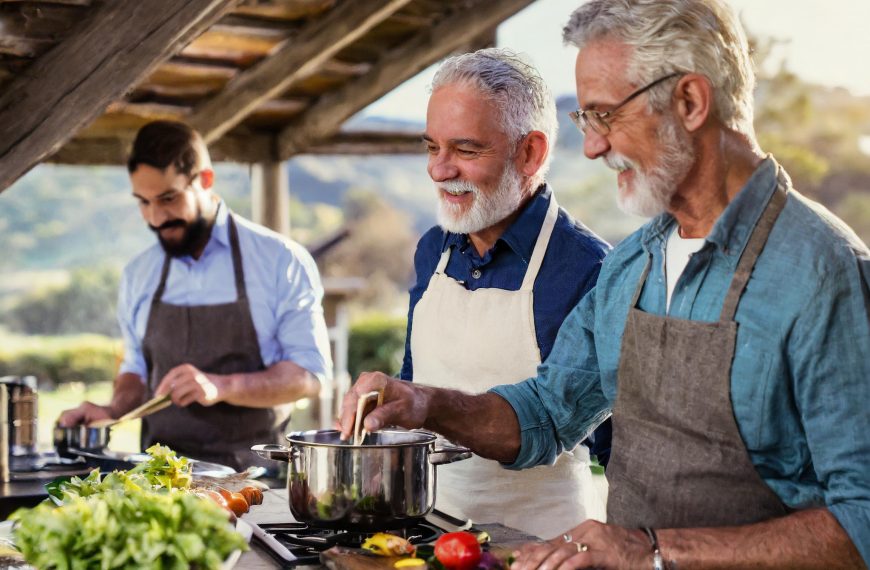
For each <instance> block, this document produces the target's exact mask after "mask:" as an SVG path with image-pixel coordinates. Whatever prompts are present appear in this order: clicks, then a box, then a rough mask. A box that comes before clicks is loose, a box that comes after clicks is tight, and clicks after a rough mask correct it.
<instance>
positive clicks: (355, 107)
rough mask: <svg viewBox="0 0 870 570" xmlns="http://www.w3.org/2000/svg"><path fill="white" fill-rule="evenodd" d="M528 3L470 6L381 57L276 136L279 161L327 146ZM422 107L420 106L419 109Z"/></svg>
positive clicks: (481, 1) (480, 0) (483, 0)
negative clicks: (352, 122) (347, 125)
mask: <svg viewBox="0 0 870 570" xmlns="http://www.w3.org/2000/svg"><path fill="white" fill-rule="evenodd" d="M532 1H533V0H500V1H499V2H492V1H491V0H475V1H473V2H469V5H468V6H467V7H465V9H463V10H461V11H459V12H457V13H455V14H453V15H451V16H449V17H447V18H445V19H444V20H442V21H441V22H439V23H438V24H437V25H435V26H434V27H431V28H429V29H427V30H425V31H421V32H420V33H418V34H417V35H415V36H414V37H413V38H412V39H411V40H409V41H407V42H405V43H404V44H402V45H400V46H399V47H397V48H396V49H394V50H393V51H391V52H390V53H388V54H387V55H385V56H384V57H383V58H382V59H381V61H380V62H378V64H377V65H375V66H374V67H373V68H372V69H371V70H370V71H369V72H368V73H367V74H366V75H365V76H363V77H361V78H359V79H357V80H355V81H352V82H350V83H347V84H346V85H345V86H344V87H342V88H340V89H338V90H336V91H333V92H331V93H328V94H327V95H324V96H323V97H321V98H320V100H319V101H318V102H317V103H315V104H314V105H312V106H311V107H310V108H309V109H308V111H306V112H305V113H303V114H302V115H301V116H299V117H298V118H296V119H295V120H293V121H292V122H291V123H290V124H289V125H288V126H287V127H285V128H284V130H283V131H281V133H280V135H278V141H277V151H278V155H279V157H280V158H281V159H282V160H286V159H287V158H290V157H291V156H293V155H296V154H301V153H304V152H306V151H307V149H308V148H309V147H311V146H312V145H313V144H315V143H317V142H319V141H324V140H327V139H328V138H329V137H331V136H332V135H334V134H335V133H336V132H338V130H339V128H340V127H341V125H342V124H343V123H344V121H346V120H347V119H348V118H349V117H351V116H352V115H353V114H354V113H356V112H358V111H360V110H361V109H363V108H365V107H366V106H367V105H369V104H371V103H372V102H374V101H375V100H377V98H378V97H380V96H381V95H382V94H384V93H387V92H389V91H390V90H392V89H394V88H395V87H397V86H398V85H400V84H401V83H403V82H404V81H406V80H408V79H410V78H411V77H413V76H414V75H415V74H416V73H418V72H420V71H422V70H423V69H425V68H426V67H428V66H429V65H431V64H433V63H435V62H436V61H438V60H439V59H441V58H442V57H444V56H445V55H447V54H449V53H451V52H452V51H454V50H456V49H458V48H459V47H461V46H463V45H466V44H468V43H469V42H470V41H472V40H474V39H475V38H478V37H480V36H481V34H483V33H485V32H487V31H488V30H491V29H493V28H495V27H496V26H497V25H498V24H499V23H501V22H502V21H503V20H505V19H506V18H508V17H510V16H511V15H513V14H514V13H516V12H518V11H519V10H521V9H522V8H524V7H525V6H527V5H528V4H530V3H531V2H532ZM423 104H424V103H423V102H421V105H423Z"/></svg>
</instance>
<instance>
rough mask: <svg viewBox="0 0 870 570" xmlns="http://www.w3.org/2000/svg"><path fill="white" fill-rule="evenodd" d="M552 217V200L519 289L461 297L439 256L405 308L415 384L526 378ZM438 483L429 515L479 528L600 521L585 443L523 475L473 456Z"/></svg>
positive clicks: (535, 355)
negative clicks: (410, 308) (410, 314)
mask: <svg viewBox="0 0 870 570" xmlns="http://www.w3.org/2000/svg"><path fill="white" fill-rule="evenodd" d="M558 213H559V207H558V205H557V204H556V200H555V198H554V197H553V198H550V206H549V209H548V210H547V215H546V218H545V219H544V223H543V225H542V226H541V231H540V234H539V235H538V239H537V242H536V244H535V249H534V251H533V253H532V256H531V259H530V261H529V266H528V268H527V269H526V275H525V278H524V279H523V283H522V286H521V287H520V289H519V290H518V291H505V290H503V289H495V288H488V289H478V290H476V291H469V290H467V289H466V288H465V287H464V286H463V285H462V284H461V283H458V282H457V281H455V280H454V279H452V278H451V277H448V276H447V274H446V273H445V272H444V271H445V268H446V267H447V261H448V260H449V258H450V248H448V249H447V250H446V251H445V252H444V253H443V254H442V255H441V259H440V261H439V263H438V266H437V268H436V269H435V273H434V274H433V275H432V278H431V279H430V280H429V286H428V288H427V289H426V291H425V292H424V293H423V296H422V298H421V299H420V301H419V302H418V303H417V305H416V307H415V308H414V320H413V327H412V330H411V354H412V357H413V362H414V380H415V381H416V382H420V383H423V384H428V385H431V386H439V387H444V388H453V389H459V390H463V391H466V392H484V391H486V390H488V389H489V388H492V387H493V386H496V385H498V384H506V383H513V382H519V381H521V380H525V379H526V378H529V377H531V376H535V374H536V372H537V366H538V365H539V364H540V363H541V354H540V350H539V349H538V342H537V337H536V336H535V320H534V313H533V304H532V299H533V293H532V290H533V287H534V284H535V278H536V277H537V275H538V270H539V269H540V267H541V262H542V261H543V258H544V254H545V253H546V250H547V245H548V244H549V241H550V235H551V234H552V232H553V227H554V225H555V223H556V218H557V216H558ZM437 479H438V487H437V493H436V495H435V500H436V503H435V506H436V508H438V509H440V510H442V511H444V512H446V513H448V514H451V515H454V516H460V517H463V518H470V519H472V520H474V521H476V522H480V523H488V522H498V523H501V524H505V525H508V526H511V527H513V528H516V529H519V530H522V531H524V532H527V533H530V534H533V535H536V536H540V537H543V538H551V537H553V536H556V535H558V534H559V533H562V532H564V531H565V530H566V529H569V528H572V527H574V526H576V525H577V524H579V523H580V522H582V521H583V520H585V519H587V518H595V519H598V520H604V501H603V497H601V496H600V495H599V493H598V492H597V491H596V490H595V485H594V484H593V482H592V475H591V472H590V470H589V450H588V448H587V447H586V446H584V445H578V446H577V447H576V448H575V449H574V450H573V451H566V452H564V453H563V454H562V455H561V456H559V458H558V460H557V461H556V464H555V465H553V466H540V467H534V468H531V469H525V470H522V471H511V470H508V469H504V468H503V467H501V465H500V464H499V463H498V462H497V461H491V460H487V459H483V458H480V457H478V456H476V455H475V456H473V457H472V458H471V459H467V460H465V461H460V462H458V463H453V464H450V465H443V466H440V467H438V475H437Z"/></svg>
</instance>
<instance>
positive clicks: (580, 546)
mask: <svg viewBox="0 0 870 570" xmlns="http://www.w3.org/2000/svg"><path fill="white" fill-rule="evenodd" d="M574 545H575V546H577V552H586V551H587V550H589V545H588V544H586V543H585V542H575V543H574Z"/></svg>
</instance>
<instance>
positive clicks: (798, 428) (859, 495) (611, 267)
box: [493, 158, 870, 565]
mask: <svg viewBox="0 0 870 570" xmlns="http://www.w3.org/2000/svg"><path fill="white" fill-rule="evenodd" d="M776 168H777V166H776V163H775V162H774V161H773V159H771V158H768V159H766V160H765V161H764V162H762V164H761V165H760V166H759V167H758V169H757V170H756V171H755V173H754V174H753V175H752V177H751V178H750V179H749V181H748V182H747V184H746V186H745V187H744V188H743V189H742V190H741V192H740V193H739V194H738V195H737V196H736V197H735V199H734V200H733V201H732V202H731V203H730V204H729V205H728V207H727V208H726V209H725V211H724V212H723V213H722V215H721V216H720V217H719V219H718V220H717V221H716V223H715V225H714V227H713V229H712V231H711V232H710V235H709V236H707V238H706V241H705V244H704V246H703V247H702V249H701V250H700V251H699V252H697V253H696V254H694V255H693V256H692V257H691V259H690V260H689V263H688V265H687V266H686V268H685V271H684V273H683V275H682V276H681V277H680V280H679V281H678V283H677V286H676V288H675V291H674V292H673V296H672V299H671V306H670V312H669V313H668V314H669V315H670V316H672V317H676V318H681V319H692V320H696V321H706V322H714V321H717V320H718V319H719V313H720V311H721V309H722V303H723V300H724V298H725V293H726V291H727V290H728V286H729V284H730V283H731V278H732V276H733V273H734V270H735V268H736V265H737V261H738V259H739V257H740V253H741V252H742V251H743V248H744V247H745V245H746V242H747V240H748V238H749V235H750V233H751V231H752V229H753V227H754V226H755V222H756V221H757V220H758V218H759V216H760V215H761V212H762V210H763V208H764V206H765V205H766V203H767V201H768V199H769V197H770V196H771V194H772V193H773V191H774V190H775V188H776ZM673 224H674V219H673V217H672V216H670V215H669V214H664V215H661V216H659V217H657V218H655V219H653V220H652V221H650V222H649V223H647V224H646V225H645V226H643V227H642V228H641V229H639V230H638V231H637V232H635V233H634V234H632V235H631V236H629V237H628V238H626V239H625V240H624V241H623V242H622V243H620V244H619V245H618V246H617V247H616V248H615V249H614V250H613V252H612V253H611V254H610V255H608V256H607V257H606V258H605V260H604V264H603V266H602V268H601V273H600V275H599V278H598V284H597V285H596V287H595V288H594V289H593V290H592V291H591V292H590V293H589V294H588V295H586V297H584V298H583V300H581V302H580V303H579V304H578V305H577V307H575V308H574V310H573V311H572V312H571V313H570V314H569V316H568V318H567V319H566V320H565V322H564V324H563V325H562V328H561V329H560V330H559V334H558V336H557V337H556V342H555V345H554V347H553V350H552V352H551V353H550V356H549V357H548V358H547V360H546V361H545V362H544V363H543V364H541V365H540V367H539V368H538V375H537V377H535V378H530V379H528V380H526V381H524V382H522V383H520V384H515V385H510V386H498V387H496V388H494V389H493V391H494V392H495V393H497V394H499V395H501V396H502V397H504V398H505V399H506V400H507V401H508V402H509V403H510V404H511V406H513V408H514V410H515V411H516V413H517V417H518V419H519V423H520V429H521V435H522V443H521V448H520V452H519V455H518V456H517V458H516V461H515V462H514V463H513V464H511V465H507V467H509V468H515V469H521V468H525V467H530V466H533V465H540V464H548V463H552V462H553V461H554V460H555V457H556V455H557V454H558V453H560V452H561V451H562V450H563V449H571V448H572V447H573V446H574V445H575V444H576V443H577V442H578V441H581V440H582V439H583V438H584V437H585V436H586V435H587V434H588V433H589V432H590V431H591V430H592V429H593V428H594V427H595V426H596V425H597V423H598V422H599V421H601V420H602V419H603V418H605V417H607V415H608V414H610V411H611V408H612V406H613V402H614V401H615V398H616V391H617V374H616V373H617V366H618V363H619V353H620V347H621V342H622V333H623V327H624V325H625V319H626V314H627V312H628V308H629V304H630V301H631V297H632V294H633V293H634V290H635V287H636V285H637V283H638V280H639V278H640V275H641V272H642V271H643V268H644V265H645V264H646V261H647V259H648V258H649V257H650V256H651V257H652V268H651V271H650V275H649V279H648V280H647V283H646V285H645V287H644V290H643V293H642V295H641V297H640V300H639V308H640V309H641V310H643V311H646V312H648V313H653V314H657V315H664V314H665V313H666V308H665V307H666V303H665V295H666V292H665V275H664V263H665V261H664V260H665V244H666V238H667V236H668V233H669V232H670V231H671V230H672V228H673ZM868 283H870V252H868V249H867V246H866V245H865V244H864V243H863V242H861V240H860V239H859V238H858V237H857V236H856V235H855V234H854V233H853V232H852V231H851V230H850V229H849V228H848V227H847V226H846V225H845V224H843V222H841V221H840V220H839V219H837V218H836V217H835V216H834V215H833V214H831V213H830V212H828V211H827V210H825V209H824V208H823V207H821V206H819V205H818V204H816V203H814V202H812V201H810V200H808V199H806V198H804V197H803V196H801V195H800V194H798V193H797V192H795V191H794V190H790V191H789V194H788V200H787V202H786V205H785V208H784V209H783V211H782V213H781V214H780V216H779V218H778V220H777V222H776V224H775V226H774V227H773V230H772V232H771V234H770V237H769V239H768V242H767V245H766V247H765V248H764V251H763V252H762V254H761V256H760V257H759V259H758V262H757V264H756V266H755V269H754V271H753V273H752V277H751V279H750V281H749V284H748V285H747V288H746V291H745V292H744V294H743V297H742V298H741V301H740V305H739V306H738V309H737V314H736V316H735V319H736V320H737V322H738V333H737V346H736V351H735V356H734V361H733V363H732V369H731V403H732V406H733V408H734V414H735V416H736V419H737V424H738V427H739V428H740V433H741V435H742V437H743V440H744V443H745V444H746V447H747V449H748V450H749V455H750V457H751V459H752V462H753V464H754V465H755V468H756V469H757V470H758V472H759V474H761V476H762V478H763V479H764V480H765V481H766V482H767V484H768V485H770V487H771V488H772V489H773V490H774V491H775V492H776V493H777V495H779V497H780V498H781V499H782V501H783V502H784V503H785V504H786V505H788V506H790V507H792V508H795V509H802V508H809V507H818V506H827V507H828V508H829V509H830V511H831V512H832V513H833V514H834V516H836V518H837V519H838V520H839V522H840V523H841V524H842V526H843V528H845V529H846V532H847V533H848V534H849V535H850V537H851V538H852V540H853V541H854V543H855V544H856V546H857V547H858V549H859V551H860V552H861V555H862V556H863V558H864V560H865V562H866V563H867V564H868V565H870V406H868V404H870V316H868V299H870V294H868V291H870V288H868ZM614 453H619V450H618V449H614Z"/></svg>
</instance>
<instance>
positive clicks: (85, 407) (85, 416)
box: [57, 402, 113, 427]
mask: <svg viewBox="0 0 870 570" xmlns="http://www.w3.org/2000/svg"><path fill="white" fill-rule="evenodd" d="M111 418H113V416H112V410H111V408H110V407H109V406H100V405H97V404H93V403H91V402H82V403H81V404H79V406H78V407H76V408H73V409H71V410H66V411H64V412H63V413H62V414H60V417H58V418H57V425H59V426H60V427H73V426H77V425H89V424H91V423H92V422H95V421H97V420H107V419H111Z"/></svg>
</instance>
